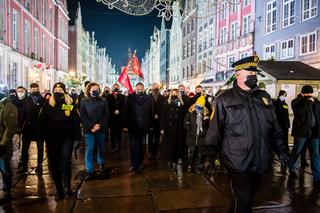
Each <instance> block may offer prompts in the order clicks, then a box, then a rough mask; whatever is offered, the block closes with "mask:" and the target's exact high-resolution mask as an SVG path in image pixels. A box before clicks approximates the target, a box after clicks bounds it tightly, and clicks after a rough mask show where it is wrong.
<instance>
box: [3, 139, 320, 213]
mask: <svg viewBox="0 0 320 213" xmlns="http://www.w3.org/2000/svg"><path fill="white" fill-rule="evenodd" d="M125 144H127V143H123V146H122V151H121V152H118V153H111V152H110V151H109V149H108V151H107V159H108V160H107V163H106V166H107V167H112V168H113V173H112V175H111V179H105V180H91V181H83V174H84V168H85V167H84V160H83V154H81V155H80V156H82V157H79V158H78V159H77V160H75V158H73V159H72V161H73V166H72V171H73V176H74V178H73V179H72V187H73V189H75V190H77V197H76V198H69V199H65V200H63V201H59V202H56V201H55V200H54V193H55V188H54V184H53V182H52V179H51V178H50V174H49V170H48V163H47V160H45V161H44V172H43V175H42V176H37V175H36V173H35V171H34V169H35V166H36V157H37V155H36V146H35V144H32V146H31V149H30V161H29V171H28V173H27V174H26V175H18V174H17V164H18V163H17V162H18V157H19V156H18V155H19V154H18V152H16V153H14V157H13V158H12V162H11V166H12V172H13V185H14V187H13V189H12V196H13V200H12V202H9V203H3V202H1V203H0V205H1V206H0V212H86V213H87V212H108V213H112V212H116V213H122V212H130V213H135V212H139V213H140V212H147V213H148V212H168V213H178V212H179V213H180V212H186V213H200V212H201V213H209V212H228V211H229V206H230V203H231V190H230V186H229V181H228V176H227V175H226V174H224V173H216V174H214V175H213V176H212V177H210V178H209V177H206V176H205V175H196V174H193V173H187V172H185V173H183V176H182V177H177V176H176V175H175V174H174V173H173V171H170V170H168V169H167V167H166V163H165V162H161V161H158V162H157V161H149V160H146V162H145V169H144V170H143V171H140V172H137V173H129V172H128V169H129V167H128V165H129V161H128V159H129V154H128V150H127V146H126V145H125ZM279 171H280V168H279V163H278V162H274V166H273V171H270V172H269V173H268V174H267V175H266V176H265V177H264V181H263V185H262V187H261V189H260V190H259V193H258V194H257V196H256V201H255V205H254V206H255V208H254V212H257V213H262V212H263V213H266V212H268V213H269V212H304V213H308V212H310V213H311V212H312V213H315V212H320V193H319V192H318V191H315V190H314V189H313V188H312V176H311V172H310V168H307V169H306V170H305V171H300V176H299V178H298V179H297V180H293V181H292V180H288V176H282V175H281V174H280V172H279ZM0 184H2V180H1V181H0ZM0 197H2V194H1V193H0Z"/></svg>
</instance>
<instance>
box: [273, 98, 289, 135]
mask: <svg viewBox="0 0 320 213" xmlns="http://www.w3.org/2000/svg"><path fill="white" fill-rule="evenodd" d="M273 105H274V110H275V113H276V116H277V120H278V123H279V125H280V127H281V129H282V131H283V133H288V129H289V128H290V120H289V107H288V104H287V103H286V102H285V101H281V100H280V99H279V98H278V99H277V100H275V101H274V102H273Z"/></svg>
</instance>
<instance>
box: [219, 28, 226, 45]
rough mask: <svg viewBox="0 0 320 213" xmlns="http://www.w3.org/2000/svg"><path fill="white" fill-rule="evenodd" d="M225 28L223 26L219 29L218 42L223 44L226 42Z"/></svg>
mask: <svg viewBox="0 0 320 213" xmlns="http://www.w3.org/2000/svg"><path fill="white" fill-rule="evenodd" d="M226 35H227V28H226V27H224V28H222V29H220V44H224V43H225V42H226V40H227V39H226V38H227V36H226Z"/></svg>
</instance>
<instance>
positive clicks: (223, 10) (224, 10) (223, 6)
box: [220, 1, 227, 20]
mask: <svg viewBox="0 0 320 213" xmlns="http://www.w3.org/2000/svg"><path fill="white" fill-rule="evenodd" d="M226 5H227V3H226V2H225V1H223V2H222V3H221V5H220V19H221V20H223V19H225V18H226V16H227V8H226Z"/></svg>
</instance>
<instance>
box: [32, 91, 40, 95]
mask: <svg viewBox="0 0 320 213" xmlns="http://www.w3.org/2000/svg"><path fill="white" fill-rule="evenodd" d="M31 94H32V95H34V96H39V95H40V92H32V93H31Z"/></svg>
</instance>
